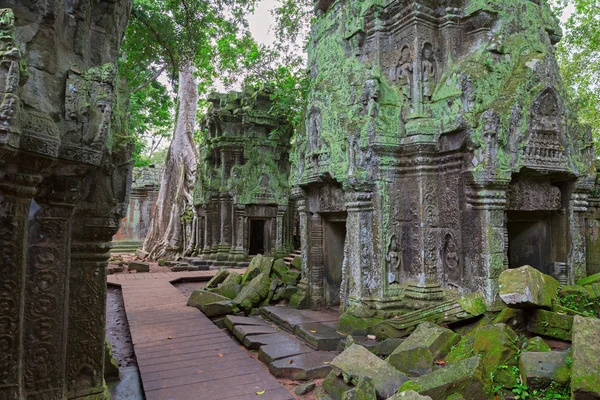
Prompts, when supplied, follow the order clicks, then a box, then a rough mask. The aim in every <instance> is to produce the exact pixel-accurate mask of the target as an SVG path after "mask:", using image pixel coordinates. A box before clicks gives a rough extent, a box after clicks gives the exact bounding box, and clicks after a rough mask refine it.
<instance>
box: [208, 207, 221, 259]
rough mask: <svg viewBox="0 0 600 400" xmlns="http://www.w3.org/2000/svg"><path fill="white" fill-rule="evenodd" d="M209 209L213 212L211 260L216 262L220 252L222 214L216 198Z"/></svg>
mask: <svg viewBox="0 0 600 400" xmlns="http://www.w3.org/2000/svg"><path fill="white" fill-rule="evenodd" d="M209 201H210V203H209V207H210V210H211V220H212V221H211V222H212V223H211V225H210V243H211V246H210V255H209V257H208V259H209V260H216V259H217V253H218V251H219V239H220V230H221V214H220V211H219V201H218V199H217V198H215V197H211V198H210V200H209Z"/></svg>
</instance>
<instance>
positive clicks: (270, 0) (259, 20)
mask: <svg viewBox="0 0 600 400" xmlns="http://www.w3.org/2000/svg"><path fill="white" fill-rule="evenodd" d="M276 5H277V1H276V0H261V1H260V2H259V3H258V5H257V6H256V9H255V11H254V14H253V15H251V16H249V17H248V23H249V24H250V32H252V36H253V37H254V39H255V40H256V41H257V42H258V43H261V44H265V45H270V44H272V43H273V40H274V39H275V38H274V35H273V33H272V29H271V27H272V26H273V24H274V23H275V18H273V16H272V15H271V12H270V11H271V10H272V9H273V8H275V6H276Z"/></svg>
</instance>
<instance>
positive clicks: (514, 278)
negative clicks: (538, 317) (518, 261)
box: [498, 265, 560, 310]
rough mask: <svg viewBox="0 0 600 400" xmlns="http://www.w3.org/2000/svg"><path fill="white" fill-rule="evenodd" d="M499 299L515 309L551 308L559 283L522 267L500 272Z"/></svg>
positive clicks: (525, 266)
mask: <svg viewBox="0 0 600 400" xmlns="http://www.w3.org/2000/svg"><path fill="white" fill-rule="evenodd" d="M498 285H499V293H500V298H501V299H502V301H504V302H505V303H506V304H508V305H509V306H512V307H516V308H526V307H537V308H545V309H548V310H549V309H551V308H552V301H553V300H556V297H557V292H558V288H559V286H560V283H559V282H558V281H557V280H556V279H554V278H553V277H551V276H550V275H546V274H543V273H541V272H540V271H538V270H537V269H535V268H533V267H532V266H530V265H524V266H522V267H519V268H512V269H507V270H504V271H502V273H501V274H500V277H499V278H498Z"/></svg>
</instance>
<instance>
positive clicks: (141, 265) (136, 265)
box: [127, 261, 150, 272]
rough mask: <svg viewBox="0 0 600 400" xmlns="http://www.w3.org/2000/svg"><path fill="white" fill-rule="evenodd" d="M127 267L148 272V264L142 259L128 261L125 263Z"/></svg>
mask: <svg viewBox="0 0 600 400" xmlns="http://www.w3.org/2000/svg"><path fill="white" fill-rule="evenodd" d="M127 269H129V270H130V271H136V272H150V264H148V263H147V262H142V261H130V262H129V263H128V264H127Z"/></svg>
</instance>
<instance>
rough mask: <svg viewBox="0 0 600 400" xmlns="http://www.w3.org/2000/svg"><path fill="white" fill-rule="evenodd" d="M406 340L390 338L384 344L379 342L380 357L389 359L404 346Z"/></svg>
mask: <svg viewBox="0 0 600 400" xmlns="http://www.w3.org/2000/svg"><path fill="white" fill-rule="evenodd" d="M403 341H404V339H400V338H388V339H385V340H384V341H382V342H379V355H380V356H382V357H387V356H389V355H390V354H392V353H393V352H394V350H396V349H397V348H398V346H400V345H401V344H402V342H403Z"/></svg>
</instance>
